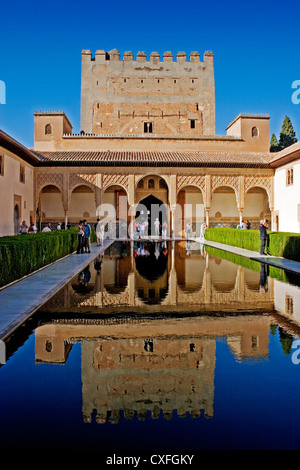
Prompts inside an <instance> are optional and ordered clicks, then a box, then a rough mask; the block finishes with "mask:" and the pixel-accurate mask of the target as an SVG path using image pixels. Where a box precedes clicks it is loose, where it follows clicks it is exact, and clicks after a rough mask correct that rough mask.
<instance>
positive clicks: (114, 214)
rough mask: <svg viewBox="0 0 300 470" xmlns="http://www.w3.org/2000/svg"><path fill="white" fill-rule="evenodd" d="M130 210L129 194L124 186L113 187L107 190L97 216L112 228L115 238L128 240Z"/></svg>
mask: <svg viewBox="0 0 300 470" xmlns="http://www.w3.org/2000/svg"><path fill="white" fill-rule="evenodd" d="M99 208H100V209H101V210H100V211H99ZM128 208H129V204H128V196H127V192H126V190H125V189H124V188H123V187H122V186H120V185H111V186H108V187H107V188H106V189H105V191H104V193H103V196H102V200H101V205H100V206H99V207H98V208H97V216H99V217H100V219H101V220H105V222H106V223H107V224H108V226H110V228H111V234H113V238H115V237H116V238H121V239H123V238H127V236H128V228H127V226H128V212H129V211H128Z"/></svg>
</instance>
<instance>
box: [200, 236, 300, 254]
mask: <svg viewBox="0 0 300 470" xmlns="http://www.w3.org/2000/svg"><path fill="white" fill-rule="evenodd" d="M205 239H206V240H210V241H215V242H218V243H224V244H225V245H231V246H237V247H239V248H245V249H247V250H252V251H258V252H259V251H260V236H259V230H241V229H235V228H208V229H206V231H205ZM266 250H267V253H268V254H270V255H273V256H280V257H283V258H287V259H291V260H295V261H300V234H298V233H286V232H268V239H267V247H266Z"/></svg>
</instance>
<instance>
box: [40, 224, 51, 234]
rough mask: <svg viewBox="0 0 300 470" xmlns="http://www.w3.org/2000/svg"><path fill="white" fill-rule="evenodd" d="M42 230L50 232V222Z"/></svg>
mask: <svg viewBox="0 0 300 470" xmlns="http://www.w3.org/2000/svg"><path fill="white" fill-rule="evenodd" d="M42 232H51V224H48V225H46V227H45V228H43V230H42Z"/></svg>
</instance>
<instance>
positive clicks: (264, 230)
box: [259, 219, 268, 255]
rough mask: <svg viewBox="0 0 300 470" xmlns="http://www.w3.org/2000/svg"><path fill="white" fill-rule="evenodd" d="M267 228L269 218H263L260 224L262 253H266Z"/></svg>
mask: <svg viewBox="0 0 300 470" xmlns="http://www.w3.org/2000/svg"><path fill="white" fill-rule="evenodd" d="M267 228H268V223H267V220H266V219H265V220H261V221H260V225H259V232H260V254H261V255H264V254H265V246H266V242H267Z"/></svg>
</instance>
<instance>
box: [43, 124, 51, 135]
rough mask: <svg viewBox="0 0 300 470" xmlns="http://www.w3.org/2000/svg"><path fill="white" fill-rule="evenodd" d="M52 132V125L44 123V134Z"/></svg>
mask: <svg viewBox="0 0 300 470" xmlns="http://www.w3.org/2000/svg"><path fill="white" fill-rule="evenodd" d="M51 134H52V126H51V124H46V126H45V135H51Z"/></svg>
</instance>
